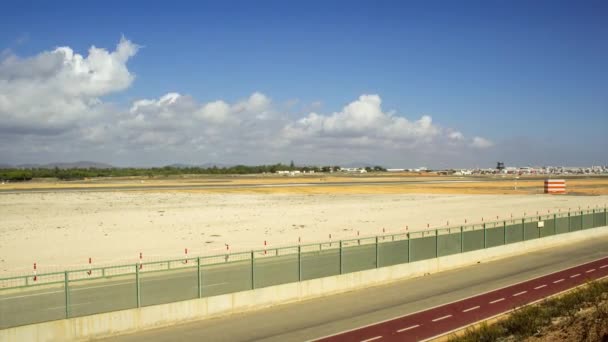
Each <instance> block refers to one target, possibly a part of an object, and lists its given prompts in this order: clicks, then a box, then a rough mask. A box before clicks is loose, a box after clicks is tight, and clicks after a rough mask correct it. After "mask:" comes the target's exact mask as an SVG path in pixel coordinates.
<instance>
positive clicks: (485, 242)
mask: <svg viewBox="0 0 608 342" xmlns="http://www.w3.org/2000/svg"><path fill="white" fill-rule="evenodd" d="M486 240H487V239H486V224H485V223H484V224H483V248H484V249H485V248H486V246H487V245H488V243H487V241H486Z"/></svg>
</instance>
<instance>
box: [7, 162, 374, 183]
mask: <svg viewBox="0 0 608 342" xmlns="http://www.w3.org/2000/svg"><path fill="white" fill-rule="evenodd" d="M339 169H340V167H339V166H303V167H299V166H293V165H284V164H280V163H279V164H274V165H258V166H247V165H236V166H230V167H215V166H214V167H207V168H205V167H173V166H165V167H153V168H130V167H129V168H106V169H97V168H70V169H61V168H51V169H49V168H32V169H0V180H3V181H12V182H15V181H28V180H31V179H32V178H57V179H61V180H78V179H85V178H94V177H157V176H174V175H243V174H260V173H274V172H276V171H300V172H310V171H314V172H330V171H338V170H339ZM365 169H366V170H367V171H368V172H369V171H386V169H384V168H383V167H381V166H374V167H367V168H365Z"/></svg>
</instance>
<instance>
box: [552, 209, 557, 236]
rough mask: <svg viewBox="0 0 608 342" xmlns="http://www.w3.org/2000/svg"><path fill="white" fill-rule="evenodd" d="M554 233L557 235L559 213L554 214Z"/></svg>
mask: <svg viewBox="0 0 608 342" xmlns="http://www.w3.org/2000/svg"><path fill="white" fill-rule="evenodd" d="M553 235H557V214H553Z"/></svg>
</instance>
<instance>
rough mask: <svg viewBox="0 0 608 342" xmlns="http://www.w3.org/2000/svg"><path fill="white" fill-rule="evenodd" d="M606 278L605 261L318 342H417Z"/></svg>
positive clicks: (605, 259)
mask: <svg viewBox="0 0 608 342" xmlns="http://www.w3.org/2000/svg"><path fill="white" fill-rule="evenodd" d="M607 276H608V258H602V259H600V260H596V261H592V262H590V263H585V264H583V265H580V266H576V267H572V268H568V269H566V270H563V271H559V272H556V273H552V274H549V275H546V276H543V277H539V278H535V279H532V280H528V281H525V282H522V283H519V284H515V285H512V286H508V287H505V288H502V289H498V290H495V291H491V292H487V293H484V294H481V295H479V296H475V297H471V298H467V299H464V300H461V301H457V302H454V303H449V304H446V305H442V306H439V307H436V308H432V309H429V310H425V311H422V312H418V313H415V314H411V315H407V316H404V317H399V318H396V319H393V320H389V321H386V322H382V323H378V324H374V325H371V326H367V327H364V328H360V329H355V330H351V331H347V332H343V333H339V334H336V335H333V336H330V337H327V338H323V339H320V340H318V341H323V342H342V341H344V342H348V341H403V342H407V341H421V340H427V339H433V338H435V337H438V336H440V335H445V334H448V333H449V332H451V331H454V330H456V329H458V328H460V327H464V326H467V325H470V324H473V323H475V322H479V321H481V320H485V319H488V318H491V317H494V316H497V315H499V314H501V313H505V312H508V311H510V310H513V309H514V308H517V307H520V306H522V305H526V304H529V303H533V302H536V301H538V300H540V299H543V298H546V297H548V296H551V295H554V294H558V293H560V292H563V291H566V290H568V289H571V288H574V287H576V286H579V285H582V284H585V283H586V282H587V281H589V280H594V279H600V278H604V277H607Z"/></svg>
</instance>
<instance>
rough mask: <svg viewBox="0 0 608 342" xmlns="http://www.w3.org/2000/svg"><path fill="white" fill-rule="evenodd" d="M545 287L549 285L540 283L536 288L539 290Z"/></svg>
mask: <svg viewBox="0 0 608 342" xmlns="http://www.w3.org/2000/svg"><path fill="white" fill-rule="evenodd" d="M543 287H547V285H545V284H543V285H540V286H537V287H535V288H534V289H535V290H538V289H542V288H543Z"/></svg>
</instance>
